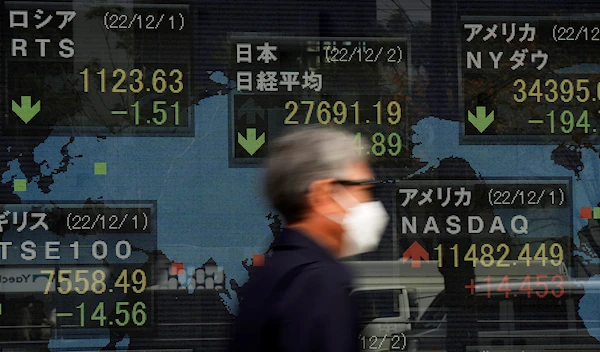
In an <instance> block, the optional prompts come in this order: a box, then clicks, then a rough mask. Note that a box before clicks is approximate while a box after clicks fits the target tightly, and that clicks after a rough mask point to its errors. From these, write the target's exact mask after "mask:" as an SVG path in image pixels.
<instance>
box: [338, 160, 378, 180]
mask: <svg viewBox="0 0 600 352" xmlns="http://www.w3.org/2000/svg"><path fill="white" fill-rule="evenodd" d="M345 174H346V177H347V178H349V179H358V180H367V179H371V178H373V170H372V169H371V166H370V165H369V163H368V162H367V161H366V160H361V161H357V162H353V163H351V164H350V165H348V167H347V168H346V172H345Z"/></svg>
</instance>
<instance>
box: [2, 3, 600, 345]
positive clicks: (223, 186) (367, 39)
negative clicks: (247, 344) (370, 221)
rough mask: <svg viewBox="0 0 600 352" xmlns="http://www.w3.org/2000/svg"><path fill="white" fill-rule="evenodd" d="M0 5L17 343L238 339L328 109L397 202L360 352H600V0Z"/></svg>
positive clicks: (6, 279) (362, 298)
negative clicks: (292, 180)
mask: <svg viewBox="0 0 600 352" xmlns="http://www.w3.org/2000/svg"><path fill="white" fill-rule="evenodd" d="M0 4H1V5H0V18H1V19H0V39H1V41H0V54H1V61H0V236H1V239H0V350H2V351H17V350H18V351H99V350H122V351H125V350H130V351H140V350H144V351H152V350H155V351H164V350H169V351H203V352H204V351H209V352H210V351H225V350H226V347H227V344H228V341H229V338H230V337H231V332H232V323H233V322H234V320H235V317H236V315H237V313H238V311H237V309H238V304H239V301H240V299H241V298H242V294H243V288H244V285H245V283H246V281H247V280H248V277H249V275H250V274H252V273H253V272H254V271H255V270H258V267H259V266H260V265H261V263H262V262H263V260H264V256H265V255H266V253H267V252H268V249H269V247H270V244H271V243H272V241H273V239H274V238H275V237H276V236H277V235H278V234H279V232H280V230H281V228H282V227H283V226H285V223H284V221H283V219H282V217H281V215H280V214H278V213H277V212H275V211H274V210H273V209H272V208H270V207H269V205H268V204H267V202H266V200H264V197H263V195H262V194H261V191H260V190H261V186H260V182H261V176H262V169H261V166H262V163H263V161H264V158H265V156H266V155H267V150H268V147H269V144H270V142H271V141H272V140H273V139H274V138H276V137H277V136H278V135H280V134H281V133H285V132H287V131H293V130H295V129H301V128H303V127H304V126H307V125H314V124H317V125H322V126H334V127H340V128H345V129H347V130H349V131H351V132H352V133H353V134H354V135H355V136H356V143H357V144H356V148H357V150H358V151H359V152H360V153H362V154H364V155H368V156H369V158H370V160H371V161H372V165H373V168H374V171H375V174H376V176H377V178H378V179H379V180H380V181H381V182H380V183H378V185H377V187H376V188H375V193H376V196H377V197H378V198H379V199H381V200H382V202H383V203H384V206H385V207H386V210H387V212H388V213H389V214H390V216H391V221H390V223H389V225H388V228H387V229H386V232H385V234H384V236H383V238H382V241H381V244H380V245H379V248H378V249H377V250H376V251H374V252H372V253H367V254H363V255H360V256H357V257H353V258H348V259H347V260H345V263H346V264H347V265H348V266H349V267H350V268H352V269H353V271H354V272H355V274H356V283H355V286H356V290H355V291H354V293H353V295H355V296H356V298H357V302H358V303H359V304H358V306H359V308H360V311H359V313H360V317H361V324H362V330H361V332H360V335H359V336H357V341H358V343H359V344H360V347H361V350H363V351H411V352H425V351H448V352H450V351H452V352H454V351H465V352H466V351H469V352H483V351H486V352H487V351H489V352H500V351H513V352H514V351H527V352H537V351H561V352H566V351H588V350H589V351H598V350H600V308H599V307H600V232H599V231H598V229H599V227H598V223H599V221H600V187H599V186H598V185H599V184H600V183H599V182H598V181H599V180H600V154H599V148H600V147H599V140H598V137H597V136H598V133H599V132H600V123H599V122H598V118H599V116H600V105H599V104H600V78H599V77H600V61H599V60H600V56H599V54H600V50H599V49H598V48H600V4H597V3H596V1H589V0H588V1H584V0H576V1H568V2H565V1H557V0H544V1H517V0H511V1H500V0H498V1H493V0H485V1H466V0H449V1H446V0H443V1H442V0H360V1H358V0H350V1H329V0H323V1H318V2H306V1H296V0H279V1H277V0H264V1H245V2H240V1H236V0H224V1H218V2H215V1H208V0H186V1H167V0H163V1H141V0H140V1H138V0H120V1H103V2H91V1H1V2H0ZM365 140H366V141H368V142H369V145H368V146H367V145H363V144H362V143H363V141H365Z"/></svg>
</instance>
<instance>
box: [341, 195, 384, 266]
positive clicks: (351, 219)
mask: <svg viewBox="0 0 600 352" xmlns="http://www.w3.org/2000/svg"><path fill="white" fill-rule="evenodd" d="M346 192H347V191H346ZM348 196H349V198H352V199H353V200H354V202H353V203H354V204H353V205H352V206H350V207H347V206H344V204H343V202H340V201H338V200H336V201H337V202H338V203H339V204H340V205H341V206H342V207H343V208H344V209H346V211H347V213H346V215H345V216H344V219H343V220H342V221H341V222H340V221H337V220H335V219H333V218H332V220H334V221H336V222H338V223H340V224H341V225H342V226H343V228H344V238H343V244H342V250H341V253H340V254H341V256H342V257H349V256H353V255H357V254H362V253H366V252H372V251H374V250H376V249H377V247H378V246H379V241H380V240H381V236H383V233H384V232H385V227H386V226H387V223H388V221H389V218H390V217H389V215H388V213H387V211H386V210H385V208H384V206H383V204H381V202H380V201H370V202H365V203H360V202H359V201H357V200H356V199H355V198H354V197H353V196H352V195H350V194H349V193H348Z"/></svg>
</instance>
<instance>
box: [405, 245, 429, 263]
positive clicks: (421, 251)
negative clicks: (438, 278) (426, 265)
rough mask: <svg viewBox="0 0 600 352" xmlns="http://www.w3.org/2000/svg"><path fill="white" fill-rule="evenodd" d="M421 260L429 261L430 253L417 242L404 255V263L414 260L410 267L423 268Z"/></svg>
mask: <svg viewBox="0 0 600 352" xmlns="http://www.w3.org/2000/svg"><path fill="white" fill-rule="evenodd" d="M421 258H423V259H424V260H429V253H427V251H426V250H425V248H423V247H422V246H421V245H420V244H419V242H417V241H415V242H413V244H411V245H410V247H408V249H407V250H406V251H404V254H402V263H406V261H407V260H409V259H412V263H411V265H410V266H412V267H413V268H420V267H421Z"/></svg>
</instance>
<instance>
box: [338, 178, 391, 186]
mask: <svg viewBox="0 0 600 352" xmlns="http://www.w3.org/2000/svg"><path fill="white" fill-rule="evenodd" d="M335 182H336V183H339V184H340V185H342V186H365V185H367V186H368V185H376V184H378V183H382V182H381V180H376V179H366V180H342V179H336V180H335Z"/></svg>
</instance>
